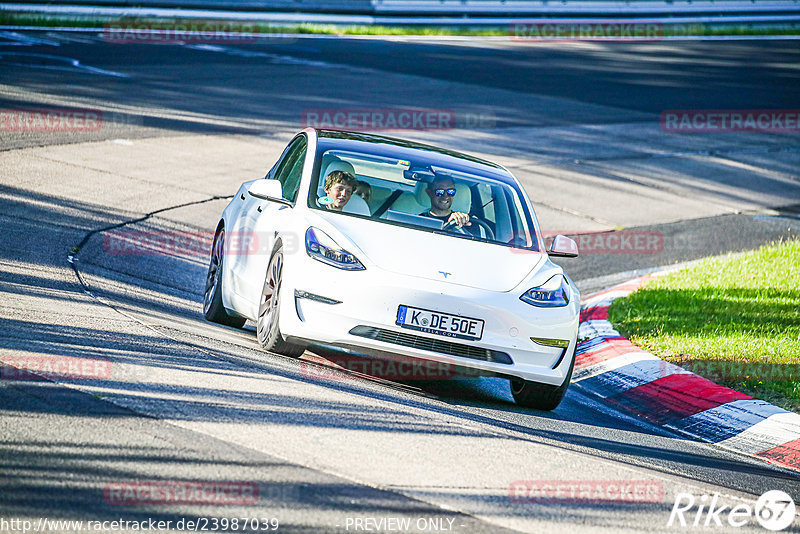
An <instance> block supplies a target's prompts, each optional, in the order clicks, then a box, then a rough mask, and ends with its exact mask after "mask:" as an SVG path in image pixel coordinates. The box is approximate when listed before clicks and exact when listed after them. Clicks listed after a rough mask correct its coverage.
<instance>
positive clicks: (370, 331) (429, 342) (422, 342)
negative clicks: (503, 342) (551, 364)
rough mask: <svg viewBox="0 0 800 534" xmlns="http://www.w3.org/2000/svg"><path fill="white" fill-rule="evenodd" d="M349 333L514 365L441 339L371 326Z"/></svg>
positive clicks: (504, 356) (495, 354)
mask: <svg viewBox="0 0 800 534" xmlns="http://www.w3.org/2000/svg"><path fill="white" fill-rule="evenodd" d="M350 333H351V334H352V335H354V336H360V337H367V338H370V339H374V340H376V341H382V342H384V343H392V344H394V345H402V346H404V347H411V348H414V349H421V350H428V351H431V352H438V353H441V354H449V355H450V356H459V357H461V358H471V359H473V360H481V361H484V362H494V363H506V364H513V363H514V362H513V360H511V357H510V356H509V355H508V354H506V353H505V352H500V351H496V350H490V349H483V348H480V347H473V346H471V345H464V344H462V343H453V342H452V341H444V340H441V339H432V338H427V337H421V336H415V335H414V334H406V333H405V332H392V331H391V330H384V329H383V328H374V327H372V326H356V327H355V328H353V329H352V330H350Z"/></svg>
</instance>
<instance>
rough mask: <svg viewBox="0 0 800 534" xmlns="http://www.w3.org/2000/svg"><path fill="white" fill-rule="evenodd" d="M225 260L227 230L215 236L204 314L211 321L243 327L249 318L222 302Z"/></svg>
mask: <svg viewBox="0 0 800 534" xmlns="http://www.w3.org/2000/svg"><path fill="white" fill-rule="evenodd" d="M224 260H225V230H224V229H221V230H220V231H219V232H217V235H216V236H214V244H213V245H212V246H211V262H210V263H209V264H208V274H207V275H206V290H205V293H204V294H203V315H204V316H205V318H206V319H208V320H209V321H211V322H214V323H219V324H224V325H228V326H232V327H234V328H241V327H242V326H244V323H245V322H246V321H247V319H244V318H243V317H237V316H234V315H231V314H229V313H228V311H227V310H226V309H225V306H223V304H222V262H223V261H224Z"/></svg>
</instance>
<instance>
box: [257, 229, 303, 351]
mask: <svg viewBox="0 0 800 534" xmlns="http://www.w3.org/2000/svg"><path fill="white" fill-rule="evenodd" d="M282 279H283V247H282V246H281V245H278V247H277V248H276V249H275V251H274V252H273V253H272V258H271V259H270V260H269V266H268V267H267V275H266V277H265V278H264V287H263V289H262V290H261V300H260V301H259V305H258V322H257V325H256V326H257V329H256V332H257V335H258V342H259V343H260V344H261V346H262V347H264V348H265V349H267V350H269V351H272V352H277V353H278V354H283V355H284V356H292V357H294V358H297V357H299V356H300V355H301V354H303V352H304V351H305V347H302V346H300V345H295V344H294V343H288V342H287V341H286V340H285V339H284V338H283V336H282V335H281V329H280V325H279V321H278V318H279V317H280V311H281V310H280V298H279V297H280V291H281V281H282Z"/></svg>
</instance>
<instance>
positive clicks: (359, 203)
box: [334, 169, 372, 215]
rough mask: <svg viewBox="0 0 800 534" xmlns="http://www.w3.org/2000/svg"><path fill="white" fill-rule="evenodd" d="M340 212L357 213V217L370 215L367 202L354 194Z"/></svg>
mask: <svg viewBox="0 0 800 534" xmlns="http://www.w3.org/2000/svg"><path fill="white" fill-rule="evenodd" d="M334 170H338V169H334ZM342 211H343V212H345V213H357V214H358V215H372V212H371V211H370V209H369V204H367V201H366V200H364V199H363V198H361V197H360V196H358V195H356V194H355V193H353V194H352V195H351V196H350V200H348V201H347V204H345V205H344V208H343V209H342Z"/></svg>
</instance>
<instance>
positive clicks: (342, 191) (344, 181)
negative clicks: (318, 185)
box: [320, 171, 357, 211]
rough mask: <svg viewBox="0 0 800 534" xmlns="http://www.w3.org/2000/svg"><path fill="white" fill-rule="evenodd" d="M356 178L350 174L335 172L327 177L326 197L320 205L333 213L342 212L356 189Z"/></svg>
mask: <svg viewBox="0 0 800 534" xmlns="http://www.w3.org/2000/svg"><path fill="white" fill-rule="evenodd" d="M356 183H357V180H356V177H355V176H353V175H352V174H350V173H349V172H344V171H333V172H331V173H330V174H328V176H326V177H325V195H326V196H325V197H323V199H324V200H323V199H320V200H321V202H320V204H323V205H324V206H325V207H326V208H328V209H329V210H333V211H342V209H343V208H344V207H345V205H346V204H347V202H348V201H349V200H350V196H351V195H352V194H353V191H354V190H355V188H356Z"/></svg>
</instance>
